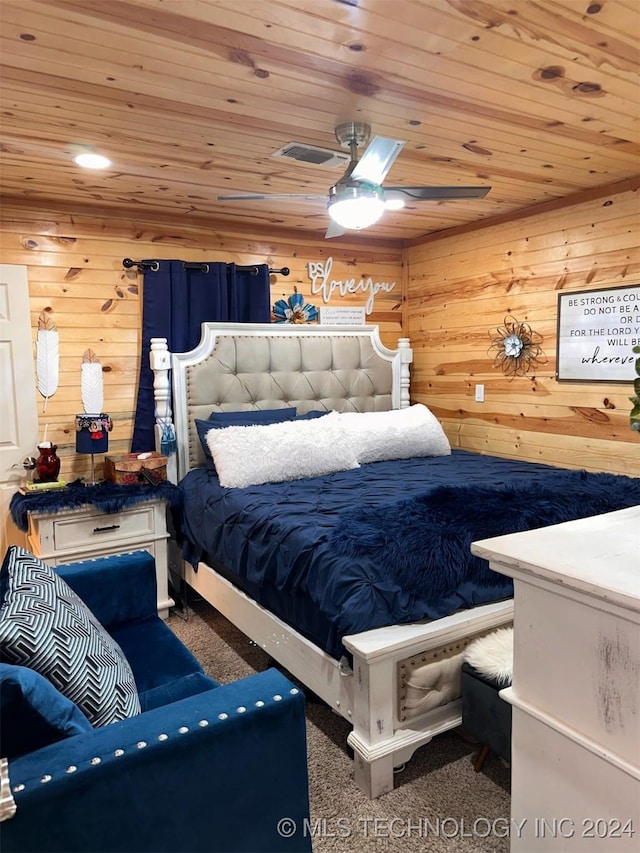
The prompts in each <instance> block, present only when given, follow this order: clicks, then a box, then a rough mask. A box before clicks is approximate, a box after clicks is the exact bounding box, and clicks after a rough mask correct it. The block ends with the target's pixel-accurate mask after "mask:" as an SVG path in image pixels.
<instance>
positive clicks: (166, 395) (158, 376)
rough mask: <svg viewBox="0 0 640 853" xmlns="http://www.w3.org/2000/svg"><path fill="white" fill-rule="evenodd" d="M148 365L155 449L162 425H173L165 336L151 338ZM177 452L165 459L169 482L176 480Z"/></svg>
mask: <svg viewBox="0 0 640 853" xmlns="http://www.w3.org/2000/svg"><path fill="white" fill-rule="evenodd" d="M149 366H150V367H151V370H153V400H154V404H155V413H156V425H155V429H154V432H155V437H156V450H157V451H159V450H160V445H161V442H162V431H163V428H164V427H167V426H173V421H172V416H171V380H170V378H169V374H170V370H171V355H170V353H169V347H168V346H167V339H166V338H151V350H150V352H149ZM177 458H178V457H177V454H176V453H172V454H171V456H169V457H168V459H167V479H168V480H169V482H171V483H176V482H177V481H178V468H177Z"/></svg>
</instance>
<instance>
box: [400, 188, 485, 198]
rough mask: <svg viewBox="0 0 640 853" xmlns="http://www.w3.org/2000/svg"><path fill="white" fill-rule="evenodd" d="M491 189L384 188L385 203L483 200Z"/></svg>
mask: <svg viewBox="0 0 640 853" xmlns="http://www.w3.org/2000/svg"><path fill="white" fill-rule="evenodd" d="M490 189H491V187H384V198H385V201H392V200H393V199H401V200H402V201H407V200H409V201H429V200H438V199H455V198H484V197H485V196H486V194H487V193H488V192H489V190H490Z"/></svg>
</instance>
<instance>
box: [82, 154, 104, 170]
mask: <svg viewBox="0 0 640 853" xmlns="http://www.w3.org/2000/svg"><path fill="white" fill-rule="evenodd" d="M73 159H74V162H75V163H77V164H78V166H83V167H84V168H85V169H106V168H108V167H109V166H110V165H111V160H109V159H108V158H107V157H103V156H102V154H78V156H77V157H74V158H73Z"/></svg>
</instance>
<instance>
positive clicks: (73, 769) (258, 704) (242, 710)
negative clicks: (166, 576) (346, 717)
mask: <svg viewBox="0 0 640 853" xmlns="http://www.w3.org/2000/svg"><path fill="white" fill-rule="evenodd" d="M86 562H89V561H88V560H87V561H86ZM299 692H300V691H299V690H298V688H297V687H293V688H292V689H291V690H290V691H289V693H290V694H291V695H292V696H296V695H297V694H298V693H299ZM272 698H273V701H274V702H281V701H282V696H281V695H280V694H279V693H276V694H275V695H274V696H273V697H272ZM265 704H266V703H265V702H264V701H263V700H262V699H258V700H257V701H256V703H255V707H256V708H264V706H265ZM246 710H247V708H246V706H245V705H239V706H238V707H237V708H236V713H238V714H244V713H245V712H246ZM218 719H219V720H228V719H229V714H227V713H226V712H224V711H223V712H221V713H220V714H218ZM198 725H199V726H200V727H201V728H205V727H206V726H208V725H209V720H200V721H199V722H198ZM188 731H189V727H188V726H180V728H179V729H178V733H179V734H186V733H187V732H188ZM157 739H158V741H160V742H164V741H166V740H169V735H168V734H166V733H165V732H162V733H161V734H159V735H158V736H157ZM147 745H148V744H147V741H145V740H140V741H138V742H137V743H136V748H137V749H145V747H146V746H147ZM124 754H125V750H124V749H115V750H114V751H113V757H114V758H119V757H120V756H122V755H124ZM89 763H90V764H91V765H92V766H94V767H95V766H97V765H98V764H101V763H102V758H100V756H97V755H96V756H94V758H92V759H91V760H90V762H89ZM77 770H78V768H77V766H76V765H75V764H70V765H69V767H67V769H66V770H65V773H75V772H77ZM52 778H53V777H52V776H50V775H49V774H46V775H44V776H42V777H41V778H40V780H39V782H40V784H44V783H46V782H50V781H51V779H52ZM25 787H26V786H25V784H23V783H18V784H16V785H13V786H12V788H11V790H12V792H13V793H14V794H16V793H19V792H20V791H24V789H25Z"/></svg>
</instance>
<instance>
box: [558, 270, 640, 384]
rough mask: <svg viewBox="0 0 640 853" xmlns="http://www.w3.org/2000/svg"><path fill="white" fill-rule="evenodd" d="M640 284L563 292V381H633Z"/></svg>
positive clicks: (560, 339)
mask: <svg viewBox="0 0 640 853" xmlns="http://www.w3.org/2000/svg"><path fill="white" fill-rule="evenodd" d="M638 344H640V284H632V285H630V286H629V287H615V288H612V289H611V290H582V291H579V292H577V293H561V294H559V295H558V347H557V374H556V378H557V379H558V380H559V381H563V380H567V381H577V382H598V381H600V382H633V378H634V365H635V360H636V356H635V355H634V354H633V352H632V348H633V347H634V346H637V345H638Z"/></svg>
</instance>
